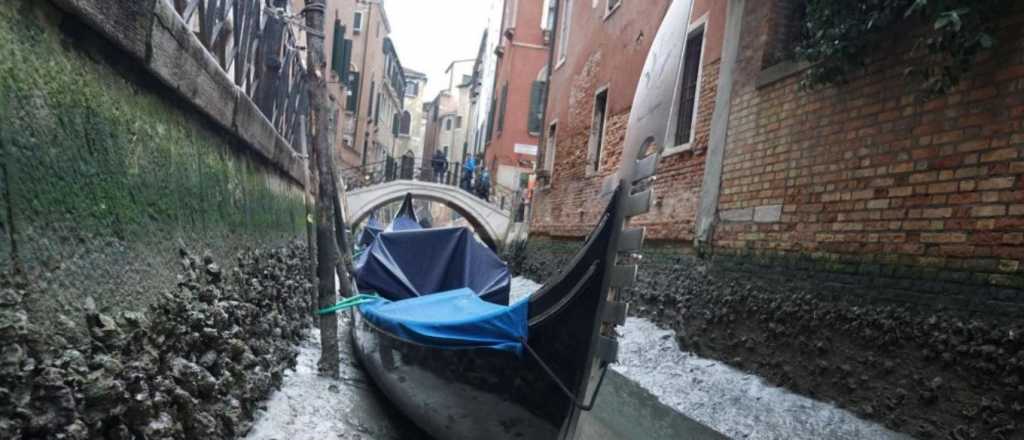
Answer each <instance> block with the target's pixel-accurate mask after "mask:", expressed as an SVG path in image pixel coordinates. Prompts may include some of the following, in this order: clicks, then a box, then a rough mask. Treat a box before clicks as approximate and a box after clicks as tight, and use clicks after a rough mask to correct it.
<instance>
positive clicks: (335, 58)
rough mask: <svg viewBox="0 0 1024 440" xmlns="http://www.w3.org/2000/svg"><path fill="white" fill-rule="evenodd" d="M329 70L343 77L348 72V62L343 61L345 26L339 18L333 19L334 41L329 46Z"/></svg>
mask: <svg viewBox="0 0 1024 440" xmlns="http://www.w3.org/2000/svg"><path fill="white" fill-rule="evenodd" d="M331 70H334V73H337V74H338V78H342V79H344V78H345V75H346V74H347V73H348V63H347V62H346V61H345V26H342V25H341V20H334V41H333V45H332V46H331Z"/></svg>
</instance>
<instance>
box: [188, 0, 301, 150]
mask: <svg viewBox="0 0 1024 440" xmlns="http://www.w3.org/2000/svg"><path fill="white" fill-rule="evenodd" d="M171 3H172V5H173V6H174V10H175V11H176V12H177V13H178V16H179V17H180V18H181V19H182V20H183V21H184V22H185V24H186V25H188V26H189V28H190V29H192V31H193V32H194V33H195V34H196V36H197V37H198V38H199V40H200V42H201V43H202V44H203V46H204V47H205V48H206V51H207V52H208V53H209V54H210V55H211V56H212V57H213V59H215V60H217V64H218V65H220V67H221V69H223V70H224V73H225V74H226V75H228V77H229V78H231V79H232V80H233V82H234V83H235V86H237V87H238V89H239V91H240V93H244V94H245V95H246V96H247V97H249V98H250V99H251V100H252V102H254V103H255V104H256V106H257V107H258V108H259V109H260V111H261V112H262V113H263V115H264V116H266V117H267V120H269V121H270V122H271V124H273V126H274V128H275V129H276V130H277V132H278V134H280V135H281V137H283V138H285V139H286V140H287V141H288V142H289V143H291V144H292V145H296V144H295V141H296V138H297V137H298V134H299V130H300V128H299V121H300V120H301V119H302V116H303V115H304V114H305V113H306V111H307V108H308V106H309V103H308V99H307V97H306V93H305V91H306V88H307V84H306V83H307V81H306V75H305V66H304V64H303V61H302V56H303V54H302V51H301V47H302V46H304V45H305V35H304V34H305V28H304V27H303V26H301V18H299V16H298V15H297V14H296V11H293V10H292V9H291V5H290V3H291V2H289V1H288V0H172V2H171Z"/></svg>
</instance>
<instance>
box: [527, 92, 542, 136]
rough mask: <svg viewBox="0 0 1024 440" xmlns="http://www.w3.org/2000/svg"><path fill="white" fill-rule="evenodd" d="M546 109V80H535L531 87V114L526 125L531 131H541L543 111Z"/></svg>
mask: <svg viewBox="0 0 1024 440" xmlns="http://www.w3.org/2000/svg"><path fill="white" fill-rule="evenodd" d="M543 109H544V81H534V82H533V86H532V87H531V88H530V114H529V115H528V116H527V120H526V127H527V130H529V132H530V133H540V124H541V120H540V118H541V113H542V111H543Z"/></svg>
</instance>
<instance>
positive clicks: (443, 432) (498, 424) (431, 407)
mask: <svg viewBox="0 0 1024 440" xmlns="http://www.w3.org/2000/svg"><path fill="white" fill-rule="evenodd" d="M353 315H354V317H353V320H352V324H353V331H352V338H353V341H352V342H353V345H354V347H355V352H356V353H357V356H359V361H360V363H361V364H362V365H363V368H365V369H366V370H367V371H368V372H369V373H370V375H371V377H372V378H373V380H374V382H375V383H376V384H377V386H378V387H379V388H380V390H381V391H383V392H384V394H385V395H386V396H387V397H388V399H389V400H390V401H391V402H392V403H394V404H395V405H396V406H397V407H398V409H399V410H401V411H402V412H403V413H404V414H405V415H406V416H407V417H409V418H410V419H412V421H413V422H414V423H416V424H417V425H419V426H420V428H422V429H423V430H424V431H426V432H428V433H430V435H431V436H433V437H434V438H437V439H451V440H461V439H467V440H468V439H495V440H503V439H510V440H511V439H539V440H543V439H555V438H557V436H558V431H559V426H558V423H559V421H558V420H557V416H555V415H554V414H553V413H551V410H552V408H550V405H549V408H548V409H547V413H545V410H544V409H538V408H537V407H536V405H537V402H536V401H537V400H538V399H536V397H539V396H536V395H533V393H535V392H540V393H551V392H556V393H557V390H550V389H548V387H546V386H545V385H544V384H543V383H542V382H543V381H544V380H546V378H545V377H544V373H543V371H541V370H540V367H539V366H538V365H536V364H535V363H534V362H532V361H531V360H530V359H529V358H528V357H526V356H517V355H516V354H515V353H512V352H508V351H501V350H492V349H462V350H452V349H441V348H432V347H426V346H423V345H417V344H413V343H410V342H406V341H404V340H402V339H399V338H396V337H394V336H392V335H390V334H388V333H386V332H384V331H382V330H381V329H379V328H377V327H376V326H374V325H373V324H372V323H370V322H369V321H368V320H366V319H364V317H363V316H362V315H361V313H360V312H359V311H358V310H356V311H353ZM549 397H552V398H554V400H559V398H560V397H561V396H560V395H558V394H556V395H553V396H549ZM562 411H563V412H564V410H562ZM563 417H564V416H563Z"/></svg>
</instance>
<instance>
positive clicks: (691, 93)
mask: <svg viewBox="0 0 1024 440" xmlns="http://www.w3.org/2000/svg"><path fill="white" fill-rule="evenodd" d="M703 46H704V27H703V26H701V27H700V28H699V29H697V30H695V31H693V32H691V33H690V36H689V37H688V38H687V39H686V49H684V50H685V52H684V53H683V68H682V71H681V72H680V76H681V77H680V90H679V106H678V107H677V109H676V121H675V124H676V132H675V145H684V144H689V143H690V140H691V139H692V138H693V125H694V121H695V120H696V117H695V116H696V113H697V102H698V94H699V93H700V90H698V87H697V85H698V83H699V82H700V62H701V52H702V49H703Z"/></svg>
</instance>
